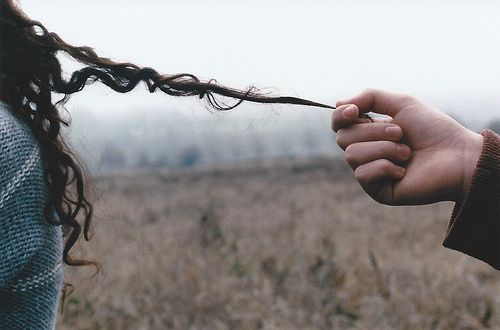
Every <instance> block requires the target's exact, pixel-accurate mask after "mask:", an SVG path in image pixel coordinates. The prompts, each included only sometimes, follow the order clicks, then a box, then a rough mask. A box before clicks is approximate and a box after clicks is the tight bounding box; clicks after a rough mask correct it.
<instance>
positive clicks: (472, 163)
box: [456, 131, 484, 203]
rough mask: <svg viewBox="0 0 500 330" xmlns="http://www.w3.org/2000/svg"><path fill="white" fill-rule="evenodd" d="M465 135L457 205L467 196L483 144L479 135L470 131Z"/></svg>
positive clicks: (482, 139)
mask: <svg viewBox="0 0 500 330" xmlns="http://www.w3.org/2000/svg"><path fill="white" fill-rule="evenodd" d="M467 133H468V134H467V135H468V136H467V139H466V140H465V141H466V142H465V144H464V156H463V161H464V162H463V164H464V168H463V175H462V179H461V184H460V189H459V192H458V196H457V198H456V202H458V203H461V202H462V201H463V200H464V199H465V196H466V195H467V191H468V190H469V187H470V185H471V182H472V177H473V175H474V171H475V169H476V167H477V163H478V161H479V157H480V156H481V151H482V148H483V143H484V137H483V136H482V135H481V134H478V133H475V132H472V131H468V132H467Z"/></svg>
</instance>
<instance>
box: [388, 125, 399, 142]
mask: <svg viewBox="0 0 500 330" xmlns="http://www.w3.org/2000/svg"><path fill="white" fill-rule="evenodd" d="M385 134H387V136H388V137H391V138H395V139H397V138H400V137H401V135H403V131H402V130H401V127H399V126H396V125H392V126H389V127H387V128H386V129H385Z"/></svg>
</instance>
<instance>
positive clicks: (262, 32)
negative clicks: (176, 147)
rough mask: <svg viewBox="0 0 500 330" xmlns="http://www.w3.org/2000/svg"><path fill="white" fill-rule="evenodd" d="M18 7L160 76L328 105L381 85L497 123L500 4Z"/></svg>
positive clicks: (64, 0) (94, 101) (108, 104)
mask: <svg viewBox="0 0 500 330" xmlns="http://www.w3.org/2000/svg"><path fill="white" fill-rule="evenodd" d="M20 3H21V5H22V7H23V9H24V10H25V11H26V12H27V13H28V15H29V16H31V17H32V18H34V19H37V20H40V21H42V22H43V23H44V24H45V25H46V27H47V28H48V29H49V30H52V31H55V32H58V33H59V35H61V36H62V37H63V38H64V39H65V40H66V41H68V42H70V43H72V44H75V45H88V46H91V47H93V48H95V49H96V50H97V51H98V53H99V54H101V55H104V56H107V57H112V58H114V59H117V60H126V61H132V62H136V63H137V64H140V65H144V66H152V67H154V68H156V69H157V70H159V71H161V72H164V73H178V72H190V73H194V74H196V75H198V76H199V77H200V78H204V79H210V78H216V79H217V80H218V81H219V82H221V83H224V84H226V85H233V86H236V87H245V86H247V85H251V84H255V85H257V86H260V87H273V88H276V89H277V90H279V91H280V92H281V93H282V94H293V95H297V96H300V97H304V98H311V99H315V100H318V101H320V102H329V103H334V102H335V100H336V99H339V98H343V97H346V96H350V95H352V94H353V93H357V92H358V91H360V90H362V89H364V88H365V87H377V88H385V89H391V90H397V91H403V92H408V93H411V94H413V95H416V96H419V97H421V98H422V99H424V101H426V102H428V103H431V104H432V105H434V106H436V107H438V108H440V109H442V110H445V111H448V112H457V113H459V115H460V116H461V117H463V118H466V119H471V118H475V117H476V116H483V118H489V117H491V116H493V115H495V116H500V33H499V31H500V19H498V17H500V1H485V0H483V1H459V0H454V1H453V0H449V1H422V0H420V1H401V0H399V1H397V0H394V1H333V0H330V1H326V0H325V1H312V0H309V1H306V0H304V1H300V0H287V1H284V0H283V1H281V0H280V1H270V0H268V1H264V0H262V1H248V0H247V1H235V0H226V1H223V0H210V1H202V0H200V1H195V0H182V1H179V0H176V1H160V0H157V1H153V0H150V1H131V0H121V1H118V0H116V1H115V0H106V1H97V0H93V1H92V0H85V1H81V0H78V1H69V0H44V1H40V0H21V1H20ZM68 68H70V67H68ZM71 102H72V103H71V105H72V106H74V107H84V108H86V109H90V110H89V111H94V112H97V111H99V112H102V111H103V108H105V109H108V108H109V110H106V111H107V112H108V113H111V114H112V113H115V112H116V111H121V112H123V111H124V110H122V108H126V109H130V108H131V107H133V106H135V105H145V104H148V105H149V104H153V105H154V104H165V103H168V102H174V101H173V100H171V98H170V97H167V96H163V95H158V96H154V97H152V96H150V95H147V94H146V93H142V92H141V93H133V94H132V95H116V94H114V93H112V92H109V91H108V90H107V89H106V88H105V87H99V88H97V87H92V88H90V89H88V90H86V91H85V92H84V93H81V95H78V96H77V97H75V98H74V100H73V101H71ZM200 105H201V104H200ZM92 109H96V110H92ZM97 109H98V110H97ZM112 109H114V110H112ZM117 109H118V110H117ZM203 109H204V108H203V107H202V106H200V110H201V111H202V110H203ZM285 113H286V111H285Z"/></svg>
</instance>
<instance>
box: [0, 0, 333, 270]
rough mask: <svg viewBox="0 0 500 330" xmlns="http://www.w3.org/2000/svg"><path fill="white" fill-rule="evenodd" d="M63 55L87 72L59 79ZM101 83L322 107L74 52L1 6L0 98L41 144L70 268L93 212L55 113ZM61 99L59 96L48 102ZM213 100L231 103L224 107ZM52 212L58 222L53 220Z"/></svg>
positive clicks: (6, 3) (6, 0)
mask: <svg viewBox="0 0 500 330" xmlns="http://www.w3.org/2000/svg"><path fill="white" fill-rule="evenodd" d="M59 53H64V54H65V55H67V56H69V57H70V58H72V59H73V60H75V61H78V62H80V63H82V64H84V68H83V69H81V70H78V71H75V72H73V73H72V74H71V77H70V78H69V79H64V77H63V75H62V68H61V64H60V62H59V60H58V58H57V55H58V54H59ZM96 81H99V82H101V83H103V84H105V85H107V86H108V87H110V88H112V89H113V90H115V91H117V92H120V93H126V92H129V91H131V90H132V89H134V88H135V87H136V86H137V85H138V84H139V83H141V82H144V83H145V84H146V85H147V87H148V89H149V91H150V92H154V91H156V90H160V91H162V92H164V93H166V94H168V95H171V96H197V97H199V98H200V99H201V98H205V99H206V100H207V101H208V103H209V105H210V106H212V107H214V108H215V109H218V110H228V109H232V108H234V107H235V106H237V105H238V104H240V103H241V102H242V101H243V100H247V101H252V102H259V103H289V104H300V105H309V106H320V107H327V108H331V107H329V106H325V105H322V104H319V103H316V102H312V101H307V100H303V99H299V98H294V97H272V96H269V95H262V94H260V93H259V92H258V90H256V89H255V88H253V87H252V88H249V89H248V90H246V91H240V90H236V89H232V88H227V87H224V86H221V85H219V84H217V83H216V82H215V81H214V80H210V81H208V82H204V81H200V80H199V79H198V78H197V77H196V76H194V75H192V74H176V75H162V74H159V73H158V72H157V71H155V70H154V69H152V68H142V67H139V66H137V65H135V64H132V63H117V62H114V61H112V60H110V59H108V58H103V57H99V56H98V55H97V54H96V53H95V52H94V50H93V49H92V48H89V47H74V46H71V45H70V44H68V43H66V42H64V41H63V40H62V39H61V38H60V37H59V36H58V35H57V34H55V33H52V32H49V31H47V29H46V28H45V27H44V26H43V25H42V24H41V23H40V22H37V21H34V20H31V19H30V18H28V17H27V16H26V15H25V14H24V13H23V12H22V11H21V9H20V8H19V6H17V5H16V3H15V2H14V0H2V1H1V2H0V99H1V100H2V101H4V102H5V103H7V104H8V105H9V106H10V107H11V108H12V109H13V110H14V111H15V112H16V113H18V114H19V115H20V116H21V118H23V119H24V120H25V121H26V122H27V123H28V124H29V125H30V127H31V129H32V130H33V132H34V134H35V136H36V137H37V138H38V140H39V142H40V147H41V151H42V154H43V159H44V166H45V181H46V185H47V187H48V195H49V196H48V200H47V204H46V208H45V215H46V218H47V220H48V221H49V222H51V223H54V224H61V225H63V226H64V228H65V229H67V230H66V231H65V232H66V233H67V239H66V243H65V247H64V253H63V259H64V262H65V263H66V264H69V265H86V264H89V263H91V262H88V261H85V260H80V259H73V258H71V256H70V255H69V251H70V249H71V248H72V246H73V245H74V244H75V242H76V241H77V240H78V238H79V237H80V235H81V233H82V229H81V226H80V224H79V222H78V221H77V220H78V218H80V217H82V218H83V225H84V227H83V234H84V236H85V238H86V239H87V240H88V239H89V237H88V234H89V228H90V221H91V219H92V214H93V212H92V211H93V208H92V203H91V201H90V199H89V198H88V192H87V189H86V188H87V186H88V184H87V183H86V180H85V175H84V171H83V167H82V165H81V163H80V162H79V161H78V160H77V157H76V156H75V154H74V153H73V152H72V150H71V149H70V148H69V147H68V146H67V144H66V143H65V141H64V140H63V138H62V136H61V134H60V131H61V128H62V127H63V126H68V125H69V123H68V122H67V121H65V120H64V119H63V118H62V117H61V115H60V110H61V108H62V107H63V106H64V103H65V102H66V101H67V100H68V98H69V96H70V95H71V94H73V93H76V92H78V91H80V90H82V89H83V88H85V86H86V85H88V84H91V83H94V82H96ZM54 94H59V95H60V99H59V100H57V101H55V102H54V100H53V99H52V96H53V95H54ZM215 95H222V96H225V97H230V98H234V99H236V100H237V102H235V104H233V105H227V104H225V103H223V102H221V101H219V100H218V99H216V97H215ZM53 207H55V210H56V213H57V218H56V219H54V218H52V216H53V213H52V212H51V210H52V208H53Z"/></svg>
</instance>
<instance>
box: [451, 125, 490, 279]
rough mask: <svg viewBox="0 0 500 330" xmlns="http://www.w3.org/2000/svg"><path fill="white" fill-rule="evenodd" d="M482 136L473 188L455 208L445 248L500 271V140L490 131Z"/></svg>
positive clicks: (472, 183) (486, 131) (470, 188)
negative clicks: (482, 141)
mask: <svg viewBox="0 0 500 330" xmlns="http://www.w3.org/2000/svg"><path fill="white" fill-rule="evenodd" d="M482 135H483V136H484V143H483V149H482V151H481V156H480V158H479V161H478V163H477V167H476V169H475V171H474V175H473V178H472V182H471V185H470V187H469V190H468V192H467V195H466V197H465V199H464V201H463V202H462V203H461V204H458V203H457V204H456V205H455V208H454V210H453V213H452V215H451V219H450V223H449V225H448V229H447V231H446V235H445V239H444V241H443V245H444V246H445V247H447V248H450V249H454V250H457V251H460V252H463V253H465V254H468V255H469V256H472V257H474V258H477V259H480V260H482V261H484V262H486V263H488V264H490V265H491V266H492V267H493V268H495V269H497V270H500V136H499V135H497V134H495V133H494V132H492V131H490V130H485V131H483V132H482Z"/></svg>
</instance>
